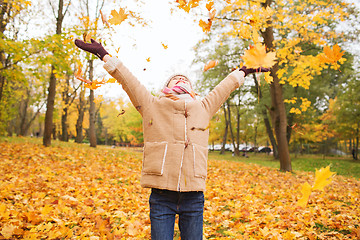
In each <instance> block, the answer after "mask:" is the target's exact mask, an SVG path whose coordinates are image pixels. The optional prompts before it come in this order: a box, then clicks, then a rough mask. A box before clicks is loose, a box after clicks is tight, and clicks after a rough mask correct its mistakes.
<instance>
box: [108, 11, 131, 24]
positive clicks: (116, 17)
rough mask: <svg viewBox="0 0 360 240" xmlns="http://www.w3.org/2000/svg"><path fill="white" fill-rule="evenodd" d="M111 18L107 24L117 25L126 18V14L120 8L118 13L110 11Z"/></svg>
mask: <svg viewBox="0 0 360 240" xmlns="http://www.w3.org/2000/svg"><path fill="white" fill-rule="evenodd" d="M111 16H112V18H111V19H109V21H108V22H109V23H110V24H113V25H119V24H121V23H122V22H123V21H124V20H125V19H126V18H127V17H128V14H126V13H125V10H124V9H123V8H120V10H119V12H117V11H116V10H111Z"/></svg>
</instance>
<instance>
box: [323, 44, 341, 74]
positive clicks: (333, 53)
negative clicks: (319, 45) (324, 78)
mask: <svg viewBox="0 0 360 240" xmlns="http://www.w3.org/2000/svg"><path fill="white" fill-rule="evenodd" d="M344 52H345V51H342V52H341V48H340V47H339V45H337V44H335V45H334V46H333V48H332V49H331V48H330V47H329V46H325V47H324V52H323V53H320V54H319V55H318V57H319V59H320V62H322V63H327V64H332V65H334V69H338V68H339V67H340V66H339V64H338V63H337V62H338V61H340V63H342V61H344V60H345V58H343V57H342V56H343V55H344Z"/></svg>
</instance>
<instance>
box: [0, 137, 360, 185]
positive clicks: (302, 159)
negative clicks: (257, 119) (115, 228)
mask: <svg viewBox="0 0 360 240" xmlns="http://www.w3.org/2000/svg"><path fill="white" fill-rule="evenodd" d="M4 141H6V142H9V143H26V142H32V143H36V144H42V138H30V137H0V142H4ZM51 143H52V146H56V147H77V148H88V147H89V144H78V143H73V142H62V141H58V140H52V142H51ZM98 148H109V146H102V145H98ZM136 150H137V151H138V149H136ZM248 156H249V157H248V158H245V157H242V156H239V157H236V156H232V153H231V152H226V153H225V154H224V155H220V154H219V152H217V151H214V152H210V153H209V159H215V160H226V161H239V162H244V163H248V164H258V165H261V166H266V167H271V168H277V169H279V168H280V163H279V161H278V160H274V158H273V157H272V156H271V155H267V154H266V153H256V154H255V153H248ZM290 157H291V165H292V169H293V171H294V172H296V171H306V172H315V170H316V169H320V168H322V167H326V166H329V165H330V170H331V171H332V172H336V174H337V175H342V176H345V177H354V178H357V179H360V160H358V161H355V160H353V159H352V157H351V156H347V157H336V156H323V155H297V156H295V155H293V154H291V156H290Z"/></svg>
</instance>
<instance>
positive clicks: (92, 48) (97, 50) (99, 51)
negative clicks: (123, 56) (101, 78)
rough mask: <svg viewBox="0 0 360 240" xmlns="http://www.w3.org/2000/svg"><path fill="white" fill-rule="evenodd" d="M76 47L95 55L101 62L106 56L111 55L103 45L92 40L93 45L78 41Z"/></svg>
mask: <svg viewBox="0 0 360 240" xmlns="http://www.w3.org/2000/svg"><path fill="white" fill-rule="evenodd" d="M75 45H76V46H77V47H78V48H81V49H82V50H84V51H87V52H89V53H92V54H95V55H96V56H97V57H98V58H100V59H101V60H103V58H104V56H105V55H106V54H109V53H108V52H107V51H106V50H105V49H104V47H103V46H102V45H101V43H98V42H96V41H95V40H94V39H91V43H86V42H84V41H82V40H80V39H76V40H75Z"/></svg>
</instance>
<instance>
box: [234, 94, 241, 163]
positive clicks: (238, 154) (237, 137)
mask: <svg viewBox="0 0 360 240" xmlns="http://www.w3.org/2000/svg"><path fill="white" fill-rule="evenodd" d="M240 104H241V100H240V94H239V102H238V105H237V106H236V121H237V122H236V147H234V154H235V156H240V150H239V148H240Z"/></svg>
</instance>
